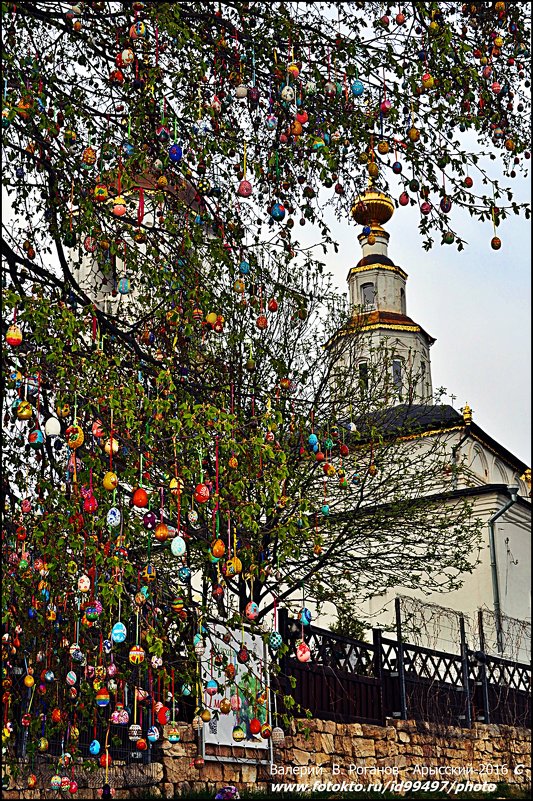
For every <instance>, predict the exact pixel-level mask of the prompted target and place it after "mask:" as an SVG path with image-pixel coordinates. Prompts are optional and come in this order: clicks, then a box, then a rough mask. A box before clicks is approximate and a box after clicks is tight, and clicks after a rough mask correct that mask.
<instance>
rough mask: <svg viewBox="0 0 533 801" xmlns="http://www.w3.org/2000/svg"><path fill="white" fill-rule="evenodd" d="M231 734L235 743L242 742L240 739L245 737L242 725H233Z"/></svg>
mask: <svg viewBox="0 0 533 801" xmlns="http://www.w3.org/2000/svg"><path fill="white" fill-rule="evenodd" d="M231 736H232V737H233V739H234V740H235V742H236V743H242V741H243V740H245V739H246V732H245V731H244V729H243V727H242V726H234V727H233V732H232V735H231Z"/></svg>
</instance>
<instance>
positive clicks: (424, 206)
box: [420, 200, 432, 214]
mask: <svg viewBox="0 0 533 801" xmlns="http://www.w3.org/2000/svg"><path fill="white" fill-rule="evenodd" d="M431 209H432V206H431V203H428V202H427V200H426V201H424V203H422V205H421V206H420V211H421V212H422V214H429V213H430V211H431Z"/></svg>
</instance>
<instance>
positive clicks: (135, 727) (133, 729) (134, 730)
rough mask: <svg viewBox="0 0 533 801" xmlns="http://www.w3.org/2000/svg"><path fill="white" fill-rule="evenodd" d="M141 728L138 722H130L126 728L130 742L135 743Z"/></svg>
mask: <svg viewBox="0 0 533 801" xmlns="http://www.w3.org/2000/svg"><path fill="white" fill-rule="evenodd" d="M141 734H142V729H141V727H140V726H139V724H138V723H132V724H131V726H130V727H129V729H128V738H129V740H130V741H131V742H132V743H136V742H137V740H139V739H140V736H141Z"/></svg>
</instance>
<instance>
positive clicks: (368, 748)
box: [352, 738, 376, 757]
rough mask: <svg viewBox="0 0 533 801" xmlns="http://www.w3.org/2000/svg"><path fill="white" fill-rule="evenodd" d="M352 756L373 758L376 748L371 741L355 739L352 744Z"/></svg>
mask: <svg viewBox="0 0 533 801" xmlns="http://www.w3.org/2000/svg"><path fill="white" fill-rule="evenodd" d="M352 751H353V755H354V756H356V757H375V756H376V747H375V744H374V741H373V740H366V739H362V738H361V739H357V740H354V741H353V744H352Z"/></svg>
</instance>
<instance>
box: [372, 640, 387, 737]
mask: <svg viewBox="0 0 533 801" xmlns="http://www.w3.org/2000/svg"><path fill="white" fill-rule="evenodd" d="M381 635H382V631H381V629H372V641H373V644H374V665H373V667H374V676H375V678H376V679H378V680H379V715H377V716H376V717H378V718H379V719H380V720H381V722H382V724H383V725H385V704H384V702H383V644H382V642H381Z"/></svg>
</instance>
